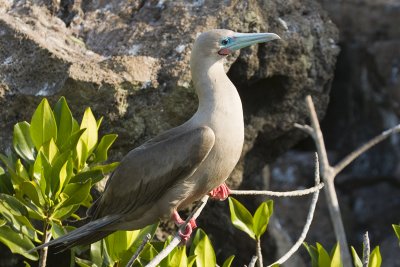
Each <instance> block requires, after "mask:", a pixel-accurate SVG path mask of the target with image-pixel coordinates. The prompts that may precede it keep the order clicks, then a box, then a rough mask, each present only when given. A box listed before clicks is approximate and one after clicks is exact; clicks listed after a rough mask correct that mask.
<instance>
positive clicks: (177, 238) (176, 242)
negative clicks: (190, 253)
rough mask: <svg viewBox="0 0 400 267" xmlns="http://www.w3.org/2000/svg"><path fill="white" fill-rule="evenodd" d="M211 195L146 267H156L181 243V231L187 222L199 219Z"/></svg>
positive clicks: (201, 201) (206, 196) (206, 197)
mask: <svg viewBox="0 0 400 267" xmlns="http://www.w3.org/2000/svg"><path fill="white" fill-rule="evenodd" d="M208 198H209V196H208V195H205V196H204V197H203V198H202V199H201V200H200V203H199V205H198V206H196V208H195V209H194V210H193V211H192V213H191V214H190V215H189V216H188V217H187V218H186V221H185V223H183V224H182V225H181V226H180V227H179V230H178V231H177V232H176V234H175V236H174V238H173V239H172V240H171V242H170V243H169V244H168V246H167V247H166V248H164V249H163V250H162V251H161V252H160V253H158V254H157V256H155V257H154V258H153V259H152V260H151V261H150V262H149V263H148V264H147V265H146V267H156V266H157V265H158V264H159V263H160V262H161V261H162V260H163V259H164V258H165V257H167V256H168V254H169V253H171V251H172V250H173V249H174V248H175V247H176V246H178V245H179V243H181V241H182V238H181V236H180V235H179V232H180V231H184V230H185V228H186V226H187V224H188V223H189V221H190V220H191V219H192V218H193V219H195V220H196V219H197V217H199V215H200V213H201V211H202V210H203V209H204V207H205V206H206V204H207V201H208Z"/></svg>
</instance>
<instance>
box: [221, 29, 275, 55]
mask: <svg viewBox="0 0 400 267" xmlns="http://www.w3.org/2000/svg"><path fill="white" fill-rule="evenodd" d="M275 39H281V38H280V37H279V36H278V35H277V34H275V33H268V32H267V33H235V34H234V35H233V36H232V37H227V38H225V39H223V40H221V49H220V50H219V52H218V54H220V55H227V54H230V53H232V52H233V51H236V50H239V49H241V48H243V47H247V46H250V45H253V44H258V43H265V42H269V41H272V40H275Z"/></svg>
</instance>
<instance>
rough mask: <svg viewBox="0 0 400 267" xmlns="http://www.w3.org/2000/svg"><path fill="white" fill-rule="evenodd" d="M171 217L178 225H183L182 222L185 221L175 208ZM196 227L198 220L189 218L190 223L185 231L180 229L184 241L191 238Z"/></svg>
mask: <svg viewBox="0 0 400 267" xmlns="http://www.w3.org/2000/svg"><path fill="white" fill-rule="evenodd" d="M171 217H172V220H173V221H174V222H175V224H176V225H178V226H181V225H182V224H184V223H185V221H184V220H182V218H181V216H179V213H178V211H176V210H174V212H173V213H172V216H171ZM196 227H197V224H196V221H195V220H194V219H193V218H192V219H190V220H189V222H188V224H187V225H186V228H185V231H184V232H181V231H179V235H180V236H181V238H182V240H183V241H184V242H186V241H188V240H189V238H190V235H191V234H192V232H193V229H196Z"/></svg>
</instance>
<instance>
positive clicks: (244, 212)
mask: <svg viewBox="0 0 400 267" xmlns="http://www.w3.org/2000/svg"><path fill="white" fill-rule="evenodd" d="M229 209H230V212H231V221H232V224H233V225H234V226H235V227H236V228H238V229H239V230H242V231H243V232H245V233H247V234H248V235H249V236H250V237H251V238H253V239H254V240H259V239H260V237H261V236H262V235H263V234H264V232H265V231H266V230H267V226H268V223H269V218H270V217H271V215H272V213H273V201H272V200H268V201H266V202H263V203H261V205H260V206H259V207H258V208H257V210H256V212H255V213H254V216H252V215H251V213H250V211H249V210H248V209H246V207H245V206H243V204H242V203H240V202H239V201H238V200H236V199H234V198H233V197H230V198H229Z"/></svg>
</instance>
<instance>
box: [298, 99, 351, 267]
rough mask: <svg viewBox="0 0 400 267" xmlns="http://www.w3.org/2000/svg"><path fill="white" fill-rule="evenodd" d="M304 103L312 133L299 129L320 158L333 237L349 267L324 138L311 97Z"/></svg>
mask: <svg viewBox="0 0 400 267" xmlns="http://www.w3.org/2000/svg"><path fill="white" fill-rule="evenodd" d="M306 102H307V107H308V111H309V113H310V118H311V126H312V132H310V129H309V128H308V127H307V126H302V127H300V128H301V129H303V128H304V129H307V130H306V132H309V134H310V135H311V137H312V138H313V139H314V143H315V146H316V147H317V152H318V156H319V158H320V169H321V177H322V180H323V182H324V184H325V190H324V191H325V194H326V199H327V205H328V209H329V214H330V217H331V221H332V224H333V228H334V231H335V236H336V239H337V241H338V242H339V244H340V254H341V258H342V261H343V265H344V266H351V256H350V252H349V249H348V244H347V239H346V232H345V230H344V226H343V220H342V216H341V213H340V208H339V202H338V199H337V194H336V189H335V185H334V183H333V181H334V178H335V175H336V173H335V170H334V169H333V168H332V166H331V165H330V164H329V160H328V156H327V153H326V148H325V143H324V138H323V135H322V132H321V127H320V125H319V121H318V117H317V113H316V111H315V107H314V104H313V101H312V99H311V96H307V97H306ZM296 127H297V126H296ZM298 128H299V127H298Z"/></svg>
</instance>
